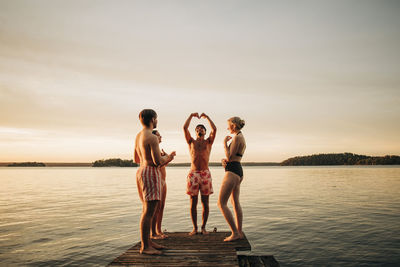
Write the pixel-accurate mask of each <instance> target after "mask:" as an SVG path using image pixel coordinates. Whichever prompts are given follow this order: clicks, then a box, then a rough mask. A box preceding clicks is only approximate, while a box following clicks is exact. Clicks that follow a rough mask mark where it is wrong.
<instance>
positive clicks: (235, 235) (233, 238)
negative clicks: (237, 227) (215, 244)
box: [224, 234, 243, 242]
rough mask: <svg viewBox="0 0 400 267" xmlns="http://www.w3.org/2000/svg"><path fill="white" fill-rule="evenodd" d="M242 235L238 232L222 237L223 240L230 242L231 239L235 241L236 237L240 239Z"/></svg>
mask: <svg viewBox="0 0 400 267" xmlns="http://www.w3.org/2000/svg"><path fill="white" fill-rule="evenodd" d="M242 238H243V237H241V236H240V235H239V234H231V235H230V236H228V237H226V238H225V239H224V241H225V242H231V241H235V240H238V239H242Z"/></svg>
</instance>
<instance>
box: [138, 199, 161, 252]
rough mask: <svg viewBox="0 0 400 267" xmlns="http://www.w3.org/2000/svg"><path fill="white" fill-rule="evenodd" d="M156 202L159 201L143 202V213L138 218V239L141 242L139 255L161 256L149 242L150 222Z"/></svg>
mask: <svg viewBox="0 0 400 267" xmlns="http://www.w3.org/2000/svg"><path fill="white" fill-rule="evenodd" d="M158 202H160V201H159V200H152V201H145V202H143V205H144V207H143V213H142V217H141V218H140V239H141V242H142V244H141V248H140V253H142V254H161V252H160V251H158V250H156V249H155V248H154V246H152V242H151V240H150V227H151V220H152V218H153V216H154V212H155V210H156V207H157V204H158Z"/></svg>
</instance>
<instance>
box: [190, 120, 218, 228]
mask: <svg viewBox="0 0 400 267" xmlns="http://www.w3.org/2000/svg"><path fill="white" fill-rule="evenodd" d="M193 117H196V118H198V119H201V118H204V119H206V120H207V121H208V123H209V124H210V126H211V132H210V135H209V137H208V138H207V139H205V135H206V127H205V126H204V125H202V124H198V125H197V126H196V139H194V138H192V136H191V135H190V132H189V130H188V128H189V125H190V122H191V120H192V118H193ZM183 130H184V132H185V138H186V142H187V143H188V145H189V152H190V156H191V160H192V162H191V167H190V172H189V175H188V176H187V190H186V193H187V194H188V195H190V216H191V218H192V223H193V231H192V232H190V233H189V235H195V234H197V233H198V231H197V202H198V194H199V191H200V194H201V202H202V203H203V223H202V225H201V234H208V232H207V231H206V224H207V219H208V214H209V204H208V201H209V196H210V195H211V194H212V193H213V188H212V179H211V173H210V170H209V169H208V162H209V159H210V153H211V147H212V144H213V143H214V139H215V134H216V132H217V127H215V124H214V122H213V121H212V120H211V119H210V118H209V117H208V116H207V115H206V114H204V113H202V114H201V115H199V114H198V113H192V114H190V116H189V118H187V120H186V122H185V124H184V126H183Z"/></svg>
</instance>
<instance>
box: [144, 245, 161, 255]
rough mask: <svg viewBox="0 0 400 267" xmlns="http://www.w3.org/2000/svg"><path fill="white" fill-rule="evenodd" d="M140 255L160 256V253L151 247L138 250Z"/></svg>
mask: <svg viewBox="0 0 400 267" xmlns="http://www.w3.org/2000/svg"><path fill="white" fill-rule="evenodd" d="M139 252H140V254H147V255H161V254H162V251H159V250H157V249H155V248H153V247H148V248H146V249H142V248H141V249H140V250H139Z"/></svg>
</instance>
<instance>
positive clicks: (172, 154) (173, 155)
mask: <svg viewBox="0 0 400 267" xmlns="http://www.w3.org/2000/svg"><path fill="white" fill-rule="evenodd" d="M175 156H176V151H172V152H171V154H169V155H168V157H169V158H170V161H172V160H173V159H174V158H175Z"/></svg>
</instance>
